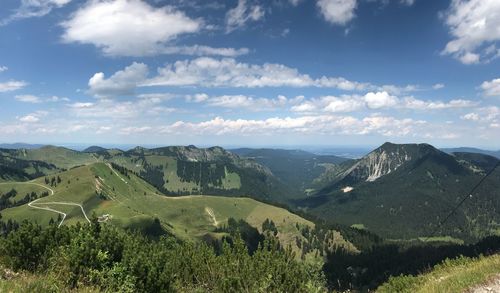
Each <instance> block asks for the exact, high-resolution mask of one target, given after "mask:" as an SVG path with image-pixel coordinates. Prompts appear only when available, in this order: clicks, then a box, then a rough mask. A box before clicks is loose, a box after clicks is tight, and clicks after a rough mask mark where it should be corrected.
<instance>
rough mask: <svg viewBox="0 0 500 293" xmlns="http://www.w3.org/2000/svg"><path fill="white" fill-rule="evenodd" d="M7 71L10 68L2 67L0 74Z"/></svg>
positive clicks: (0, 67)
mask: <svg viewBox="0 0 500 293" xmlns="http://www.w3.org/2000/svg"><path fill="white" fill-rule="evenodd" d="M7 70H9V68H8V67H7V66H0V72H4V71H7Z"/></svg>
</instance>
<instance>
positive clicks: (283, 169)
mask: <svg viewBox="0 0 500 293" xmlns="http://www.w3.org/2000/svg"><path fill="white" fill-rule="evenodd" d="M231 152H233V153H235V154H238V155H241V156H243V157H245V158H248V159H252V160H254V161H256V162H258V163H259V164H261V165H264V166H266V167H268V168H269V170H271V172H272V173H273V174H274V175H275V176H276V177H277V178H278V179H280V181H281V182H283V183H285V184H286V185H287V186H289V187H291V189H292V190H293V192H294V193H295V194H297V197H303V196H304V193H306V194H309V193H313V192H314V191H315V190H316V189H319V188H321V187H323V186H324V184H326V183H328V182H330V181H331V179H332V178H334V177H335V176H336V175H337V174H338V173H339V172H341V171H342V170H344V168H345V166H346V165H348V164H350V163H351V162H352V160H350V159H345V158H341V157H337V156H326V155H315V154H313V153H309V152H305V151H301V150H284V149H249V148H241V149H233V150H231Z"/></svg>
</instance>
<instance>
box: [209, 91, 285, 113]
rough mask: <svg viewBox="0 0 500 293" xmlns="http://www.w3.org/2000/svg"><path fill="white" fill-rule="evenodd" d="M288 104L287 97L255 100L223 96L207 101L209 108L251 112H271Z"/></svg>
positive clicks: (244, 97)
mask: <svg viewBox="0 0 500 293" xmlns="http://www.w3.org/2000/svg"><path fill="white" fill-rule="evenodd" d="M287 103H288V99H287V98H286V97H285V96H281V95H280V96H278V97H277V98H276V99H268V98H254V97H249V96H245V95H222V96H215V97H211V98H209V99H208V100H207V104H208V105H209V106H214V107H223V108H232V109H245V110H250V111H270V110H275V109H277V108H281V107H284V106H285V105H286V104H287Z"/></svg>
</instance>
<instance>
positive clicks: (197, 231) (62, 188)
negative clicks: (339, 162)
mask: <svg viewBox="0 0 500 293" xmlns="http://www.w3.org/2000/svg"><path fill="white" fill-rule="evenodd" d="M55 176H58V177H59V178H60V179H61V180H60V182H59V183H56V184H54V185H55V186H53V185H51V184H46V183H45V178H39V179H36V180H34V181H31V182H25V183H18V184H19V185H21V186H22V188H24V189H23V192H25V189H29V188H30V187H33V188H36V189H37V191H38V192H40V188H42V190H43V189H44V190H46V191H49V193H50V194H49V195H48V196H46V197H43V198H40V199H38V200H37V201H35V202H32V203H31V206H30V205H27V204H25V205H22V206H18V207H14V208H8V209H4V210H2V211H1V214H2V216H3V218H4V220H6V219H15V220H16V221H22V220H23V219H27V220H31V221H34V222H38V223H40V224H47V223H49V221H51V219H53V220H55V219H57V217H59V215H61V216H60V217H61V218H63V219H62V220H63V224H73V223H76V222H85V221H87V218H90V217H91V215H92V214H95V215H96V216H98V217H99V220H100V221H102V222H106V223H109V224H112V225H117V226H120V227H124V228H131V229H140V230H147V229H154V228H155V225H158V224H160V225H161V227H162V228H163V229H164V230H167V231H169V232H170V233H173V234H174V235H176V236H177V237H179V238H181V239H186V240H196V239H203V238H206V237H209V238H214V237H215V238H220V237H221V236H223V235H224V233H217V232H216V231H217V228H221V227H223V226H225V225H226V224H227V221H228V219H229V218H234V219H236V220H238V219H242V220H245V221H246V222H248V223H249V224H250V225H252V226H254V227H255V228H257V229H259V230H260V231H262V224H263V223H264V222H265V221H266V219H269V220H272V221H273V222H274V223H275V225H276V227H277V229H278V231H279V233H278V238H279V239H280V241H281V242H282V244H283V245H284V246H288V245H291V246H292V248H293V249H294V250H295V251H296V252H297V254H298V253H299V252H300V250H299V248H298V247H297V244H296V242H297V239H300V240H301V241H304V243H306V242H307V240H306V239H305V237H304V236H303V235H302V234H301V230H302V228H304V227H306V226H307V227H309V228H312V227H314V224H313V223H312V222H310V221H307V220H305V219H303V218H301V217H299V216H297V215H295V214H292V213H290V212H288V211H287V210H285V209H282V208H277V207H274V206H271V205H268V204H264V203H261V202H258V201H256V200H253V199H250V198H241V197H219V196H203V195H192V196H183V197H167V196H164V195H161V194H160V192H159V191H158V190H157V189H155V188H154V187H153V186H151V185H150V184H148V183H147V182H145V181H144V180H142V179H141V178H139V177H137V176H135V175H134V174H132V173H128V174H122V173H119V171H117V170H115V169H112V168H111V167H110V165H108V164H105V163H95V164H91V165H87V166H82V167H78V168H74V169H71V170H69V171H66V172H62V173H58V174H56V175H55ZM23 184H24V185H23ZM33 184H38V185H33ZM1 188H2V186H1V185H0V191H3V192H7V191H8V190H10V188H12V186H5V188H4V189H1ZM52 192H53V194H52ZM64 214H66V216H64ZM155 219H158V220H159V223H158V222H155ZM156 228H158V227H156ZM335 241H336V244H338V245H340V246H344V247H346V248H347V249H349V250H355V248H354V247H353V246H352V244H350V243H349V242H347V241H345V240H344V239H343V238H342V236H341V235H340V234H338V233H337V234H336V236H335ZM314 253H315V251H311V252H310V255H314Z"/></svg>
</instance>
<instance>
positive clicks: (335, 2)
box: [316, 0, 357, 25]
mask: <svg viewBox="0 0 500 293" xmlns="http://www.w3.org/2000/svg"><path fill="white" fill-rule="evenodd" d="M316 5H317V6H318V8H319V9H320V12H321V15H322V16H323V18H324V19H325V20H326V21H328V22H330V23H332V24H336V25H346V24H347V23H348V22H349V21H351V20H352V19H353V18H354V17H355V14H354V10H356V6H357V1H356V0H318V1H317V2H316Z"/></svg>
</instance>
